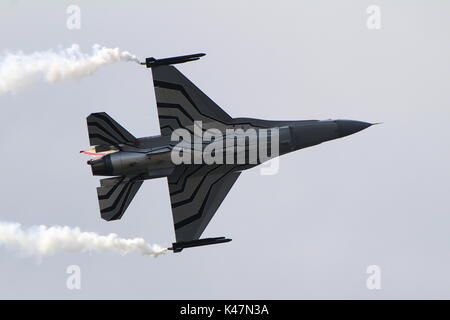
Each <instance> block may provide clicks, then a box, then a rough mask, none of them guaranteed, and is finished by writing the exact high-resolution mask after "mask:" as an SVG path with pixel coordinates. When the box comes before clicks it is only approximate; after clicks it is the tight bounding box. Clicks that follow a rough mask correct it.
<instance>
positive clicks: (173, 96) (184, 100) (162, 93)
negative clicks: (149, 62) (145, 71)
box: [152, 65, 232, 135]
mask: <svg viewBox="0 0 450 320" xmlns="http://www.w3.org/2000/svg"><path fill="white" fill-rule="evenodd" d="M152 75H153V84H154V87H155V96H156V106H157V109H158V117H159V125H160V129H161V134H162V135H171V133H172V131H174V130H175V129H177V128H184V129H187V130H189V131H191V132H192V133H193V130H192V129H193V126H194V121H202V123H203V124H204V127H205V128H207V127H208V124H209V126H210V127H214V128H218V129H220V128H221V127H223V126H225V125H226V124H229V123H231V121H232V118H231V117H230V116H229V115H228V114H227V113H226V112H225V111H223V110H222V109H221V108H220V107H219V106H218V105H217V104H216V103H215V102H214V101H212V100H211V99H210V98H209V97H208V96H207V95H206V94H204V93H203V92H202V91H201V90H200V89H199V88H197V87H196V86H195V85H194V84H193V83H192V82H191V81H190V80H189V79H188V78H186V77H185V76H184V75H183V74H182V73H181V72H180V71H178V70H177V69H176V68H175V67H174V66H170V65H161V66H157V67H153V68H152Z"/></svg>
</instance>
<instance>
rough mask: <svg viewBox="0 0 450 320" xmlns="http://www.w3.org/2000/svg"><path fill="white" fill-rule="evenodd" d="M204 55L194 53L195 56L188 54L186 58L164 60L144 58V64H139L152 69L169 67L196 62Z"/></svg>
mask: <svg viewBox="0 0 450 320" xmlns="http://www.w3.org/2000/svg"><path fill="white" fill-rule="evenodd" d="M204 55H206V53H195V54H189V55H186V56H179V57H171V58H164V59H156V58H153V57H150V58H146V59H145V62H141V65H143V66H146V67H147V68H153V67H157V66H163V65H169V64H177V63H185V62H190V61H195V60H198V59H200V58H201V57H203V56H204Z"/></svg>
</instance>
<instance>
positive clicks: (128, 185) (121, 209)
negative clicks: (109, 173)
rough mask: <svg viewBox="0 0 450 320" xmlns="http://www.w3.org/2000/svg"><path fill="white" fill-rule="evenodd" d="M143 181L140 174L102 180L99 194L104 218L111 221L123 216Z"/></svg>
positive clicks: (101, 212) (98, 189)
mask: <svg viewBox="0 0 450 320" xmlns="http://www.w3.org/2000/svg"><path fill="white" fill-rule="evenodd" d="M142 182H143V181H142V180H141V177H140V176H136V177H116V178H107V179H102V180H100V184H101V186H100V187H98V188H97V196H98V203H99V205H100V214H101V216H102V219H104V220H107V221H111V220H118V219H120V218H122V216H123V214H124V213H125V210H127V208H128V206H129V205H130V203H131V201H132V200H133V198H134V196H135V195H136V193H137V192H138V190H139V188H140V187H141V185H142Z"/></svg>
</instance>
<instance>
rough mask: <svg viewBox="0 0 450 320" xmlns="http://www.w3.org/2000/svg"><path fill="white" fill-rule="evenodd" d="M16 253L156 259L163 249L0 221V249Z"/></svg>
mask: <svg viewBox="0 0 450 320" xmlns="http://www.w3.org/2000/svg"><path fill="white" fill-rule="evenodd" d="M2 246H4V247H6V248H9V249H13V250H14V249H15V250H19V251H20V252H21V253H23V254H25V255H30V256H38V257H41V256H45V255H52V254H55V253H56V252H58V251H63V252H90V251H99V252H116V253H120V254H122V255H124V254H127V253H131V252H137V253H140V254H141V255H143V256H154V257H156V256H158V255H160V254H164V253H166V252H167V249H166V248H162V247H160V246H159V245H151V244H148V243H147V242H145V240H144V239H142V238H134V239H123V238H119V237H118V236H117V235H116V234H114V233H111V234H109V235H107V236H101V235H98V234H96V233H94V232H82V231H80V229H79V228H70V227H60V226H52V227H46V226H43V225H41V226H33V227H30V228H28V229H23V228H22V226H21V225H20V224H19V223H10V222H0V247H2Z"/></svg>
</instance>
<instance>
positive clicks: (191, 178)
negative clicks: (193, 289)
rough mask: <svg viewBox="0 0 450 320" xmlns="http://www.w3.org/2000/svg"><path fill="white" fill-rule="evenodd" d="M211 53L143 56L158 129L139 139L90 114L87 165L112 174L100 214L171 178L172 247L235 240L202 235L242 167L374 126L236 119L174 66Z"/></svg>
mask: <svg viewBox="0 0 450 320" xmlns="http://www.w3.org/2000/svg"><path fill="white" fill-rule="evenodd" d="M204 55H205V54H203V53H199V54H193V55H187V56H180V57H172V58H165V59H155V58H147V59H146V60H145V62H142V63H141V64H142V65H145V66H146V67H147V68H150V69H151V71H152V75H153V84H154V89H155V96H156V106H157V110H158V118H159V125H160V130H161V133H160V134H159V135H156V136H150V137H143V138H136V137H135V136H133V135H132V134H131V133H130V132H128V131H127V130H126V129H125V128H123V127H122V126H121V125H120V124H119V123H117V122H116V121H115V120H113V119H112V118H111V117H110V116H109V115H108V114H106V113H104V112H100V113H92V114H90V115H89V116H88V117H87V126H88V133H89V142H90V145H91V146H92V149H90V150H89V151H83V153H86V154H89V155H91V156H93V158H92V159H91V160H89V161H88V164H89V165H90V166H91V169H92V174H93V175H94V176H109V178H105V179H101V180H100V187H98V188H97V195H98V201H99V205H100V213H101V217H102V218H103V219H105V220H107V221H111V220H118V219H120V218H122V216H123V214H124V213H125V210H126V209H127V208H128V206H129V205H130V203H131V201H132V200H133V198H134V196H135V195H136V193H137V192H138V190H139V188H140V186H141V185H142V183H143V181H145V180H149V179H156V178H167V183H168V187H169V192H170V202H171V207H172V216H173V224H174V229H175V237H176V242H174V243H173V244H172V247H171V248H169V249H171V250H173V251H174V252H180V251H182V250H183V249H184V248H190V247H196V246H203V245H209V244H216V243H223V242H228V241H231V239H227V238H225V237H216V238H204V239H200V237H201V235H202V233H203V231H204V230H205V228H206V226H207V225H208V223H209V222H210V220H211V219H212V217H213V216H214V214H215V213H216V211H217V210H218V208H219V206H220V205H221V203H222V201H223V200H224V199H225V197H226V195H227V193H228V192H229V191H230V189H231V187H232V186H233V184H234V183H235V182H236V180H237V179H238V177H239V176H240V174H241V173H242V171H244V170H247V169H249V168H253V167H255V166H257V165H260V164H261V163H263V162H266V161H268V160H270V159H273V158H274V157H277V156H281V155H283V154H286V153H289V152H292V151H296V150H299V149H303V148H307V147H311V146H314V145H318V144H320V143H322V142H325V141H330V140H334V139H338V138H342V137H345V136H348V135H351V134H353V133H356V132H359V131H361V130H363V129H366V128H368V127H369V126H371V125H372V124H371V123H367V122H362V121H354V120H297V121H272V120H261V119H253V118H233V117H231V116H230V115H229V114H228V113H226V112H225V111H224V110H222V109H221V108H220V107H219V106H218V105H217V104H216V103H214V101H212V100H211V99H210V98H209V97H208V96H207V95H205V94H204V93H203V92H202V91H201V90H200V89H199V88H197V87H196V86H195V85H194V84H193V83H192V82H191V81H190V80H189V79H188V78H186V77H185V76H184V75H183V74H182V73H181V72H180V71H179V70H178V69H176V68H175V67H174V66H173V65H174V64H179V63H185V62H189V61H194V60H198V59H199V58H200V57H202V56H204ZM258 149H259V151H260V150H261V149H265V151H264V152H263V153H262V154H265V155H264V156H262V154H261V152H255V151H256V150H258ZM206 151H208V152H209V153H208V157H206V153H205V152H206ZM211 158H212V159H211ZM180 159H181V160H183V161H180Z"/></svg>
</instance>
